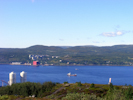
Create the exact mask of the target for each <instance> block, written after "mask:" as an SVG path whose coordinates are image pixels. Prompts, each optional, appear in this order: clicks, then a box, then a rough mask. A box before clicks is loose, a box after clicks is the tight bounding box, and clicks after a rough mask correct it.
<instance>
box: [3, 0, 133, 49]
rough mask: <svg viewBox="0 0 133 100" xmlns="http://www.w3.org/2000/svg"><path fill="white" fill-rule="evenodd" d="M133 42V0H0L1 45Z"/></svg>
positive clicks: (71, 44)
mask: <svg viewBox="0 0 133 100" xmlns="http://www.w3.org/2000/svg"><path fill="white" fill-rule="evenodd" d="M119 44H127V45H129V44H132V45H133V0H0V48H26V47H29V46H32V45H45V46H81V45H95V46H112V45H119Z"/></svg>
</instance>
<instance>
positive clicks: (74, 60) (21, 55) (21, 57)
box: [0, 45, 133, 65]
mask: <svg viewBox="0 0 133 100" xmlns="http://www.w3.org/2000/svg"><path fill="white" fill-rule="evenodd" d="M29 55H34V56H33V57H35V56H36V57H35V59H31V58H29ZM39 55H42V56H41V57H40V56H39ZM32 60H38V61H39V62H41V63H42V64H52V65H132V64H133V45H115V46H104V47H97V46H75V47H72V46H68V47H63V46H61V47H59V46H43V45H34V46H31V47H28V48H23V49H20V48H0V63H3V64H9V63H11V62H22V63H27V62H30V63H32Z"/></svg>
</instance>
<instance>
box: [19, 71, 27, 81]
mask: <svg viewBox="0 0 133 100" xmlns="http://www.w3.org/2000/svg"><path fill="white" fill-rule="evenodd" d="M26 78H27V73H26V72H24V71H22V72H21V73H20V82H21V83H23V82H26V80H27V79H26Z"/></svg>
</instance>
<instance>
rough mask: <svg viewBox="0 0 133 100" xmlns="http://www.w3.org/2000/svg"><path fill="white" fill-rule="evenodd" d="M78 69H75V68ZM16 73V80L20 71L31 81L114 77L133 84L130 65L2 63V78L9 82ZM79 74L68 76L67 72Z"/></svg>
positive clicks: (91, 80) (120, 82)
mask: <svg viewBox="0 0 133 100" xmlns="http://www.w3.org/2000/svg"><path fill="white" fill-rule="evenodd" d="M76 68H77V69H78V70H75V69H76ZM12 71H14V72H15V73H16V82H17V83H19V82H20V72H22V71H25V72H27V81H30V82H40V83H43V82H46V81H52V82H59V83H63V82H66V81H67V82H69V83H75V82H80V81H81V82H82V83H94V84H108V81H109V78H110V77H111V78H112V83H113V84H114V85H125V84H127V85H129V84H130V85H133V74H132V72H133V67H128V66H39V67H34V66H23V65H0V80H4V81H6V82H8V80H9V73H10V72H12ZM68 72H71V73H72V74H77V76H71V77H69V76H67V73H68ZM1 85H2V82H0V86H1Z"/></svg>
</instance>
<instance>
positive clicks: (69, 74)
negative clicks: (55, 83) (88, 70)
mask: <svg viewBox="0 0 133 100" xmlns="http://www.w3.org/2000/svg"><path fill="white" fill-rule="evenodd" d="M67 76H77V74H71V73H68V74H67Z"/></svg>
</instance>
